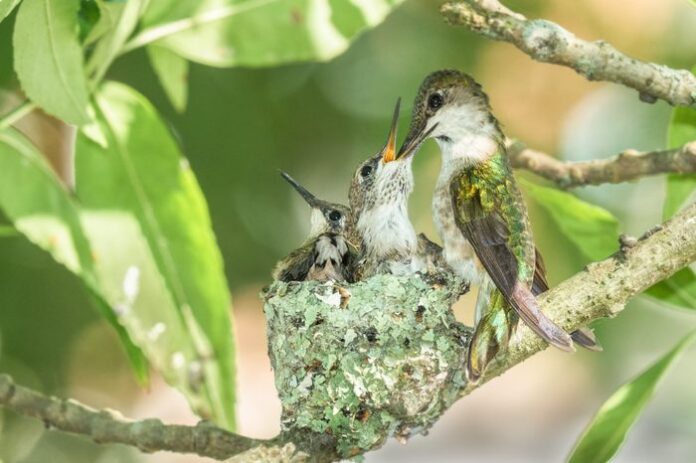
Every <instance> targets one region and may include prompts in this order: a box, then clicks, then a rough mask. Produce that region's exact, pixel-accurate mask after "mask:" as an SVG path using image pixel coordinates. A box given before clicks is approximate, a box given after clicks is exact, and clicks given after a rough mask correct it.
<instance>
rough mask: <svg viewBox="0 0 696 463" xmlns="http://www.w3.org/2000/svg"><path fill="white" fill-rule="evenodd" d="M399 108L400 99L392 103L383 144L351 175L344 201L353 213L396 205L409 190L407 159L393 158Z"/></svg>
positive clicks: (409, 165) (411, 175)
mask: <svg viewBox="0 0 696 463" xmlns="http://www.w3.org/2000/svg"><path fill="white" fill-rule="evenodd" d="M400 104H401V99H399V100H397V102H396V106H395V108H394V114H393V116H392V122H391V127H390V130H389V135H388V137H387V142H386V144H385V145H384V147H383V148H382V149H381V150H380V151H379V152H378V153H377V154H376V155H374V156H371V157H370V158H368V159H367V160H365V161H364V162H362V163H361V164H360V165H359V166H358V168H357V169H356V171H355V174H354V175H353V181H352V183H351V187H350V191H349V192H348V201H349V204H350V205H351V209H352V210H355V211H356V212H358V211H365V210H367V209H373V208H375V207H377V206H380V205H383V204H391V203H395V202H398V201H399V200H401V199H403V198H405V197H407V196H408V194H409V193H410V192H411V190H412V189H413V174H412V171H411V160H412V158H411V156H402V157H400V158H397V156H396V154H397V153H396V130H397V125H398V122H399V107H400ZM353 208H355V209H353ZM356 215H359V214H356Z"/></svg>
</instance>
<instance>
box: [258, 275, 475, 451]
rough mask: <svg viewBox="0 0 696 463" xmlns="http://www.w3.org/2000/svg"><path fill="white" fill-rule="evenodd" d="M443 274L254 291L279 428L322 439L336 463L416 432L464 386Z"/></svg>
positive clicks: (463, 334) (458, 288) (450, 291)
mask: <svg viewBox="0 0 696 463" xmlns="http://www.w3.org/2000/svg"><path fill="white" fill-rule="evenodd" d="M466 289H467V287H466V285H464V284H462V282H461V281H460V280H457V279H456V278H454V277H452V276H450V275H448V274H445V275H438V276H436V277H433V276H425V277H421V276H419V275H414V276H410V277H396V276H392V275H377V276H375V277H373V278H370V279H368V280H366V281H362V282H359V283H356V284H343V283H317V282H305V283H282V282H275V283H273V285H272V286H271V287H270V288H268V289H267V290H266V292H265V293H264V295H263V296H264V299H265V309H264V311H265V314H266V323H267V329H268V339H269V354H270V357H271V363H272V365H273V369H274V371H275V383H276V388H277V389H278V393H279V396H280V400H281V402H282V405H283V415H282V425H283V427H284V429H286V430H294V431H297V430H302V429H304V430H310V431H312V432H314V433H321V434H324V433H326V434H328V435H330V436H332V437H333V438H334V439H335V441H336V442H337V449H336V450H337V451H338V453H339V454H340V455H341V456H344V457H350V456H353V455H357V454H360V453H363V452H365V451H367V450H370V449H374V448H376V447H378V446H380V445H382V443H384V441H385V439H386V438H387V437H389V436H395V437H398V438H403V439H405V438H407V437H408V436H409V435H411V434H413V433H416V432H424V431H425V430H427V429H428V428H429V427H430V426H432V424H433V423H434V422H435V421H436V420H437V419H438V418H439V417H440V416H441V415H442V413H443V412H444V411H445V410H447V408H449V406H450V405H451V404H452V403H453V402H454V401H455V400H456V399H457V397H458V395H459V392H460V390H461V389H462V388H463V387H464V385H465V381H466V379H465V376H464V369H463V368H462V364H463V362H464V359H465V354H466V346H467V344H468V341H469V337H470V330H469V328H467V327H465V326H464V325H462V324H460V323H458V322H457V321H456V320H455V318H454V315H453V314H452V311H451V306H452V304H453V303H454V302H455V301H456V300H457V299H458V298H459V296H460V295H461V294H463V293H464V292H465V291H466Z"/></svg>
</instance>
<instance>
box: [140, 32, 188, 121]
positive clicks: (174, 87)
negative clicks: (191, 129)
mask: <svg viewBox="0 0 696 463" xmlns="http://www.w3.org/2000/svg"><path fill="white" fill-rule="evenodd" d="M147 54H148V56H149V57H150V63H151V64H152V68H153V69H154V70H155V74H157V77H159V80H160V83H161V84H162V87H164V91H165V93H166V94H167V96H168V97H169V101H171V103H172V106H174V109H176V110H177V111H178V112H180V113H181V112H184V110H185V109H186V98H187V96H188V73H189V64H188V61H186V60H185V59H184V58H182V57H181V56H179V55H177V54H176V53H174V52H172V51H170V50H169V49H167V48H164V47H160V46H157V45H150V46H149V47H147Z"/></svg>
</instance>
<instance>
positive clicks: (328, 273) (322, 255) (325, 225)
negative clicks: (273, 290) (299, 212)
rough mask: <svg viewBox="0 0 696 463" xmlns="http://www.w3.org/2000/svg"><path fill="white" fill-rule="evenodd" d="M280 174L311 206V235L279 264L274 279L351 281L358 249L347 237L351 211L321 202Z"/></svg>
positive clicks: (290, 178)
mask: <svg viewBox="0 0 696 463" xmlns="http://www.w3.org/2000/svg"><path fill="white" fill-rule="evenodd" d="M280 175H281V176H282V177H283V178H284V179H285V180H287V182H288V183H290V185H292V187H293V188H294V189H295V190H296V191H297V192H298V193H299V194H300V196H302V198H303V199H304V200H305V201H306V202H307V204H309V207H310V208H311V210H312V212H311V215H310V230H309V236H308V237H307V239H306V240H305V242H304V244H303V245H302V246H300V247H299V248H297V249H295V250H294V251H292V252H291V253H290V254H289V255H288V256H287V257H285V258H284V259H283V260H281V261H280V262H278V264H277V265H276V267H275V269H274V270H273V279H274V280H280V281H286V282H287V281H310V280H314V281H329V280H334V281H349V280H351V275H352V272H353V262H354V260H355V258H356V256H357V249H356V247H355V246H354V245H352V244H351V243H350V242H349V241H348V239H347V237H348V226H349V224H350V221H351V219H350V216H351V214H350V209H348V208H347V207H346V206H343V205H341V204H334V203H330V202H328V201H323V200H320V199H318V198H317V197H316V196H314V195H313V194H312V193H310V192H309V191H308V190H307V189H306V188H304V187H303V186H302V185H300V184H299V183H298V182H297V181H296V180H295V179H294V178H292V177H291V176H290V175H288V174H287V173H286V172H282V171H281V172H280Z"/></svg>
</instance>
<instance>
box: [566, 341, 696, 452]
mask: <svg viewBox="0 0 696 463" xmlns="http://www.w3.org/2000/svg"><path fill="white" fill-rule="evenodd" d="M694 339H696V332H694V333H691V334H690V335H688V336H687V337H686V338H684V339H683V340H682V341H681V342H679V343H678V344H677V345H676V346H675V347H674V348H673V349H672V350H671V351H669V352H668V353H667V354H665V356H664V357H662V358H661V359H659V360H658V361H657V362H655V363H654V364H653V365H652V366H650V367H649V368H648V369H647V370H645V371H644V372H643V373H641V374H640V375H638V376H637V377H636V378H635V379H633V380H632V381H630V382H628V383H626V384H624V385H623V386H621V387H620V388H619V389H618V390H617V391H616V392H615V393H614V394H612V396H611V397H609V399H607V401H606V402H605V403H604V404H603V405H602V407H601V408H600V409H599V411H598V412H597V415H595V417H594V419H593V420H592V422H591V423H590V424H589V425H588V427H587V429H586V430H585V432H584V433H583V435H582V436H581V437H580V439H579V441H578V443H577V444H576V447H575V449H574V450H573V453H572V455H571V456H570V458H569V460H568V461H569V463H604V462H606V461H609V460H611V459H612V458H613V457H614V455H615V454H616V453H617V452H618V450H619V448H620V447H621V445H622V444H623V442H624V440H625V439H626V434H627V433H628V431H629V430H630V428H631V427H632V426H633V424H634V423H635V421H636V420H637V419H638V416H639V415H640V414H641V412H642V411H643V408H644V407H645V406H646V405H647V404H648V403H649V402H650V399H651V398H652V396H653V394H654V393H655V389H656V388H657V386H658V384H659V383H660V380H662V378H663V376H664V375H665V373H666V372H667V370H668V369H669V368H670V367H671V366H672V364H673V363H674V361H675V360H676V359H677V358H678V357H679V355H680V354H681V353H682V352H683V351H684V350H685V349H686V348H687V347H689V346H690V345H691V343H692V342H693V341H694Z"/></svg>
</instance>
